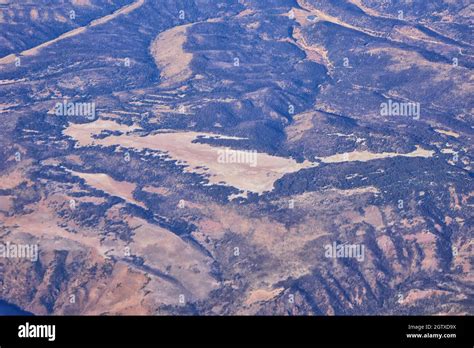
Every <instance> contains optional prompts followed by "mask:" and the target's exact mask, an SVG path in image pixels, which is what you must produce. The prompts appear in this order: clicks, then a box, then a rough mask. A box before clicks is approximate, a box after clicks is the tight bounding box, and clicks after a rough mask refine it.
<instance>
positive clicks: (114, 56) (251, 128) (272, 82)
mask: <svg viewBox="0 0 474 348" xmlns="http://www.w3.org/2000/svg"><path fill="white" fill-rule="evenodd" d="M473 13H474V5H473V4H472V3H471V2H470V1H468V0H458V1H448V0H432V1H411V0H410V1H409V0H403V1H395V0H384V1H375V0H331V1H329V0H324V1H323V0H265V1H260V0H225V1H224V0H222V1H221V0H210V1H208V0H160V1H151V0H70V1H66V0H59V1H55V2H54V4H52V3H51V2H49V1H46V0H38V1H22V2H18V1H13V0H11V1H10V0H0V28H1V33H2V35H1V36H0V117H1V120H2V127H1V128H0V135H1V136H0V244H2V243H3V244H4V243H7V242H8V243H15V244H27V245H37V246H38V250H39V255H38V258H37V260H31V259H27V258H14V257H0V300H3V301H6V302H8V303H11V304H14V305H16V306H18V307H20V308H21V309H23V310H25V311H27V312H30V313H33V314H55V315H65V314H75V315H91V314H93V315H99V314H100V315H103V314H104V315H124V314H127V315H128V314H140V315H142V314H143V315H145V314H146V315H374V314H376V315H446V314H451V315H472V314H474V297H473V295H474V273H473V266H474V264H473V263H474V242H473V239H472V237H473V234H474V233H473V232H474V229H473V222H474V220H473V218H474V214H473V213H474V185H473V177H474V175H473V167H472V160H473V155H472V153H473V152H472V151H473V147H474V142H473V136H474V128H473V126H474V119H473V114H474V112H473V111H474V98H473V92H474V74H473V68H474V41H473V37H474V36H473V18H474V16H473ZM58 103H59V104H63V105H66V106H67V105H69V104H68V103H70V104H71V105H73V107H72V108H71V110H70V112H69V109H68V108H67V107H65V108H64V110H62V112H58V110H59V109H58ZM386 105H397V106H400V107H404V106H406V110H405V111H407V110H408V111H410V112H407V113H403V112H400V111H398V112H396V111H394V109H390V112H389V113H388V114H387V113H384V112H382V111H381V110H382V108H383V107H384V106H386ZM409 106H410V107H411V106H413V108H412V109H408V107H409ZM415 106H416V108H415ZM333 243H336V244H344V245H357V246H363V247H364V248H363V250H364V254H363V255H362V256H363V257H362V259H357V258H354V257H347V255H346V256H345V257H340V258H338V257H328V256H327V253H326V250H327V249H326V247H327V246H328V245H333Z"/></svg>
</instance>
